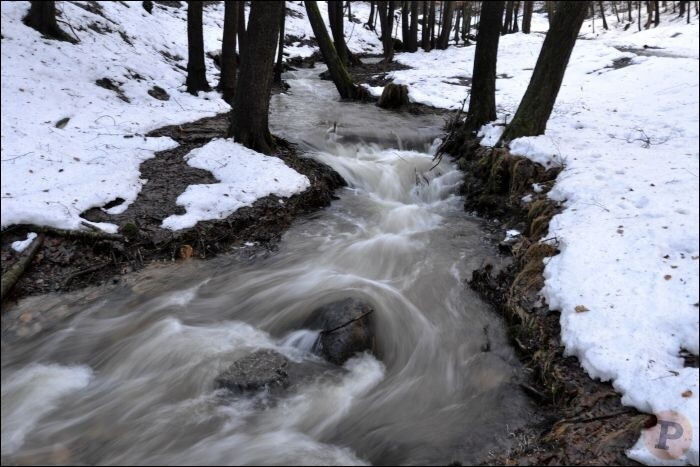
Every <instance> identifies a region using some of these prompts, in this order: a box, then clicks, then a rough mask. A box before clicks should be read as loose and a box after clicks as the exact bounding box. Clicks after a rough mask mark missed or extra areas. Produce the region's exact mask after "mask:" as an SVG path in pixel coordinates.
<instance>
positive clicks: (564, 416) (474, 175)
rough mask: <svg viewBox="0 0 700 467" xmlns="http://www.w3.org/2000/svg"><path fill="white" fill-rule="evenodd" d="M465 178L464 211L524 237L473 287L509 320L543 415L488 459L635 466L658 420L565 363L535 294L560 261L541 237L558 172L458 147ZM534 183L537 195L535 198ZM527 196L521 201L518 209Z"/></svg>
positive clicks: (569, 360)
mask: <svg viewBox="0 0 700 467" xmlns="http://www.w3.org/2000/svg"><path fill="white" fill-rule="evenodd" d="M457 163H458V164H459V166H460V167H461V168H462V169H463V170H464V171H465V178H466V180H465V185H464V188H463V190H464V194H465V196H466V204H465V209H466V210H467V211H472V212H476V213H478V214H479V215H481V216H483V217H486V218H496V220H497V221H494V222H491V223H489V224H490V225H492V226H494V232H493V236H494V238H497V239H503V238H504V237H505V232H506V230H509V229H516V230H518V231H520V232H522V235H521V236H520V237H517V238H516V239H514V240H512V241H509V242H505V241H502V242H499V250H500V251H501V252H502V254H503V255H506V256H510V257H511V258H512V261H510V262H503V263H501V264H505V266H500V267H496V266H494V265H492V264H486V265H484V266H483V267H482V268H480V269H478V270H476V271H475V272H474V273H473V276H472V278H471V280H470V281H469V285H470V286H471V287H472V288H473V289H474V290H476V291H478V292H479V293H480V294H481V295H482V297H483V298H484V299H486V300H488V301H489V302H491V303H492V304H493V305H494V307H495V308H496V309H497V310H498V311H499V312H500V313H501V314H502V315H503V316H504V317H505V319H506V321H507V322H508V325H509V335H510V338H511V340H512V342H513V345H514V346H515V347H516V349H517V350H518V351H519V355H520V357H521V358H522V360H523V362H524V363H525V366H526V368H527V372H528V379H529V381H527V382H526V383H524V384H522V388H523V390H524V391H525V392H526V393H528V394H529V395H530V396H531V397H532V398H533V399H534V400H535V401H536V402H537V404H538V406H539V407H540V408H541V415H542V417H541V420H544V421H543V422H537V425H535V426H530V427H527V428H526V429H524V430H519V431H517V432H515V433H513V434H512V436H513V437H514V443H513V449H511V451H510V452H507V453H498V454H496V455H494V456H493V457H492V458H489V459H487V460H485V462H487V463H491V464H492V463H495V464H506V465H581V464H586V465H611V464H616V465H637V463H636V462H634V461H632V460H630V459H628V458H627V457H626V456H625V450H626V449H628V448H630V447H631V446H632V445H633V444H634V442H635V441H636V440H637V438H638V437H639V432H640V430H641V429H642V428H643V427H644V426H646V425H647V424H653V423H654V418H653V417H652V416H650V415H646V414H641V413H639V412H637V411H636V410H635V409H633V408H630V407H624V406H622V404H621V403H620V396H619V395H618V394H617V393H616V392H615V391H614V389H613V388H612V386H611V385H610V384H609V383H601V382H600V381H594V380H592V379H591V378H589V377H588V375H587V374H586V373H585V372H584V371H583V369H582V368H581V366H580V364H579V362H578V360H577V359H576V358H575V357H565V356H564V347H563V345H562V342H561V335H560V327H559V314H558V313H557V312H556V311H553V310H550V309H549V308H548V306H547V304H546V303H545V302H544V300H543V299H542V298H541V297H540V296H539V291H540V290H541V288H542V287H543V285H544V277H543V271H544V265H545V261H546V258H547V257H550V256H553V255H556V254H557V253H558V250H557V246H558V241H557V239H556V238H546V235H547V231H548V226H549V221H550V220H551V218H552V217H553V216H554V215H555V214H556V213H557V212H559V210H560V207H559V206H558V205H557V204H556V203H554V202H553V201H551V200H550V199H548V198H547V192H548V191H549V190H550V189H551V187H552V185H553V183H554V180H555V179H556V177H557V175H558V174H559V172H560V170H561V169H560V168H552V169H549V170H546V169H545V168H544V167H542V166H541V165H539V164H536V163H534V162H532V161H530V160H528V159H526V158H523V157H519V156H513V155H511V154H510V153H509V152H508V150H507V149H504V148H484V147H480V146H479V145H478V143H477V142H475V141H474V142H471V143H469V144H467V145H466V146H464V147H463V149H462V150H461V151H460V155H459V158H458V159H457ZM533 183H538V184H539V186H540V187H542V190H541V191H540V192H539V193H536V192H535V191H534V190H533V187H532V185H533ZM523 197H527V198H526V201H523Z"/></svg>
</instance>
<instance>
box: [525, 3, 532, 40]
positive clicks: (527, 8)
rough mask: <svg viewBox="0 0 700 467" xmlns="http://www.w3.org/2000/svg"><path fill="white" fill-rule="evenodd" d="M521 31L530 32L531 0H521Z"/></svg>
mask: <svg viewBox="0 0 700 467" xmlns="http://www.w3.org/2000/svg"><path fill="white" fill-rule="evenodd" d="M523 3H524V5H523V32H524V33H525V34H530V27H531V25H532V8H533V2H532V0H529V1H525V2H523Z"/></svg>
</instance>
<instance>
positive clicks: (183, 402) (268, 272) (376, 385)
mask: <svg viewBox="0 0 700 467" xmlns="http://www.w3.org/2000/svg"><path fill="white" fill-rule="evenodd" d="M317 74H318V70H304V71H299V72H295V73H290V76H289V77H288V78H289V82H290V84H291V89H290V92H289V94H288V95H276V96H274V97H273V99H272V108H273V111H272V112H271V116H272V119H273V121H272V125H273V131H274V132H275V133H276V134H278V135H280V136H282V137H284V138H286V139H288V140H290V141H293V142H295V143H297V144H299V145H300V148H301V149H302V150H303V151H305V152H308V153H310V154H312V155H313V159H315V160H318V161H320V162H322V163H324V164H326V165H328V166H330V167H332V168H333V169H334V170H335V171H337V172H338V173H339V174H340V175H341V176H342V177H343V178H344V179H345V181H346V182H347V183H348V187H347V188H345V189H341V190H338V191H337V192H336V194H337V196H338V198H339V199H338V200H336V201H334V202H333V203H332V205H331V206H330V207H329V208H327V209H325V210H323V211H319V212H317V213H315V214H313V215H310V216H306V217H302V218H299V219H298V220H297V221H295V222H294V223H293V224H292V227H291V228H290V229H289V230H288V231H287V232H286V233H285V234H284V236H283V237H282V240H281V241H280V242H279V243H278V244H277V247H276V249H275V251H268V252H266V253H265V254H263V255H261V256H258V257H255V258H253V259H252V260H251V261H242V260H241V256H242V255H243V256H244V255H245V252H246V251H249V252H251V253H254V252H256V251H259V250H257V249H256V248H255V247H251V248H250V249H247V248H246V249H243V250H240V251H241V254H238V255H220V256H218V257H216V258H214V259H213V260H210V261H206V262H196V261H195V262H182V263H176V264H161V265H153V266H151V267H148V268H146V269H144V270H143V271H142V272H140V273H138V274H135V275H131V276H129V279H128V280H127V281H126V282H125V283H122V284H117V285H113V286H110V287H102V288H91V289H85V290H83V291H80V292H74V293H71V294H63V295H47V296H35V297H30V298H28V299H25V300H23V301H21V302H20V303H19V304H18V306H17V307H16V308H15V309H13V311H12V313H13V314H16V317H18V318H19V317H22V316H24V317H25V318H23V319H25V320H26V321H28V322H29V323H31V321H32V320H33V319H34V315H35V314H37V313H39V314H42V315H46V316H47V317H48V318H49V319H50V318H51V317H54V318H55V321H56V323H55V327H54V328H53V329H52V330H50V331H47V332H42V331H41V330H40V329H39V330H37V331H38V332H34V330H33V328H32V325H31V324H29V325H27V326H24V327H22V329H26V330H27V331H26V334H28V335H25V336H24V337H22V338H18V336H17V334H16V333H10V335H5V336H4V337H3V352H2V378H3V390H2V391H3V394H2V396H3V430H2V441H3V443H2V445H3V452H2V455H3V462H8V463H19V464H26V463H46V462H49V463H91V464H97V463H141V464H144V463H147V464H159V463H163V464H173V463H181V464H182V463H196V464H240V463H246V464H260V463H265V464H289V463H323V464H353V463H364V462H371V463H376V464H389V463H400V464H423V463H427V464H445V463H450V462H453V461H457V462H462V463H473V462H481V461H484V460H486V459H488V458H489V456H491V455H493V453H500V452H506V451H508V450H509V449H510V448H511V447H512V445H513V443H514V441H515V440H514V439H513V437H512V433H513V431H514V430H516V429H517V428H518V427H521V426H524V425H525V424H526V423H527V422H531V421H532V419H533V410H532V407H531V403H530V401H529V399H528V398H527V396H526V395H525V394H524V393H523V392H522V390H521V389H520V387H519V382H520V381H521V373H522V368H521V365H520V362H519V360H518V358H517V356H516V355H515V352H514V351H513V349H512V348H511V346H510V344H509V342H508V338H507V333H506V329H505V326H504V323H503V322H502V321H501V320H500V319H499V318H498V316H497V315H496V314H495V313H493V310H492V309H491V308H490V307H489V306H488V305H487V304H486V303H485V302H483V301H482V300H481V299H480V298H479V297H478V295H477V294H476V293H475V292H472V291H471V290H469V289H468V288H466V287H465V281H466V280H467V279H469V278H470V277H471V274H472V272H473V271H474V270H476V269H477V268H479V267H480V266H481V265H483V264H484V263H486V262H497V261H498V258H497V256H496V254H495V248H494V247H493V246H492V245H491V244H490V243H489V241H488V240H487V238H486V234H485V231H484V230H483V225H482V221H481V220H479V219H477V218H475V217H472V216H470V215H468V214H467V213H465V212H464V209H463V204H464V199H463V198H462V197H461V196H459V194H458V191H459V186H460V184H461V182H462V178H463V175H462V173H461V172H460V171H459V170H458V169H457V167H456V166H454V165H453V164H451V163H449V162H448V161H443V162H442V163H441V164H440V165H439V166H438V167H437V168H436V169H434V170H432V171H431V170H429V169H430V168H431V167H432V166H433V160H432V153H433V151H434V147H433V146H432V143H433V140H434V138H435V137H436V136H438V135H440V134H441V132H442V126H443V123H444V122H443V120H442V118H440V117H439V116H436V115H410V114H401V113H392V112H387V111H382V110H380V109H378V108H375V107H374V106H367V105H365V104H360V103H339V102H338V101H337V99H336V97H335V90H334V89H333V87H332V85H331V84H330V83H328V82H324V81H320V80H319V79H318V77H317ZM334 123H337V128H338V130H337V132H335V133H334V132H327V129H328V128H331V127H332V126H333V124H334ZM345 297H354V298H358V299H361V300H363V301H366V302H368V303H370V304H372V306H373V307H374V308H375V310H376V312H375V320H376V333H377V335H376V340H377V352H376V356H373V355H369V354H366V355H364V356H360V357H358V358H355V359H352V360H350V361H348V362H347V363H345V365H344V366H343V367H342V368H338V369H336V370H333V371H329V372H323V373H321V374H319V375H317V376H315V377H314V378H312V379H311V380H309V381H308V382H306V383H305V384H303V385H300V386H298V387H295V388H294V390H293V391H290V392H287V393H285V394H283V395H282V396H273V395H271V394H267V393H266V392H264V391H263V392H259V393H257V394H255V395H252V396H245V397H236V396H233V395H231V394H229V393H227V392H226V391H222V390H216V386H215V384H214V380H215V378H216V377H217V375H219V374H220V373H221V372H222V371H223V370H224V369H225V368H227V367H228V366H229V365H230V364H231V362H233V361H236V360H238V359H240V358H244V357H245V356H246V355H249V354H251V353H253V352H255V351H256V350H260V349H272V350H275V351H276V352H279V353H281V354H283V355H285V356H286V357H287V358H289V359H290V360H292V361H298V362H314V361H316V359H317V357H316V356H314V355H313V354H311V353H310V352H309V351H308V345H307V344H308V342H307V341H308V339H305V338H300V336H301V337H303V336H304V335H307V334H308V333H313V330H312V329H304V322H305V321H306V318H308V314H309V313H310V311H311V310H313V309H315V308H316V307H318V306H320V305H323V304H325V303H328V302H331V301H335V300H338V299H342V298H345ZM17 321H18V322H22V319H18V320H17Z"/></svg>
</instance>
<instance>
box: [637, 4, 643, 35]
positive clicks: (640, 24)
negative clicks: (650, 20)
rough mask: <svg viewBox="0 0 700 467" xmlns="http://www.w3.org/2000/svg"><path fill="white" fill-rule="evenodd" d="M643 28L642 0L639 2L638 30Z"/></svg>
mask: <svg viewBox="0 0 700 467" xmlns="http://www.w3.org/2000/svg"><path fill="white" fill-rule="evenodd" d="M641 30H642V2H641V1H638V2H637V31H641Z"/></svg>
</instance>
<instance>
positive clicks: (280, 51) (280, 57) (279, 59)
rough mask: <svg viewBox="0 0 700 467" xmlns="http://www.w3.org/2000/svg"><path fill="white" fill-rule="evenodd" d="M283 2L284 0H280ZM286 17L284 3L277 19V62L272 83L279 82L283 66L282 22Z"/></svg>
mask: <svg viewBox="0 0 700 467" xmlns="http://www.w3.org/2000/svg"><path fill="white" fill-rule="evenodd" d="M282 3H283V4H284V3H285V2H282ZM286 18H287V8H286V5H285V7H284V8H282V14H281V15H280V19H279V25H280V33H279V41H278V43H277V63H275V73H274V75H273V78H272V81H273V82H274V83H281V82H282V70H283V68H284V63H283V59H284V22H285V19H286Z"/></svg>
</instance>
